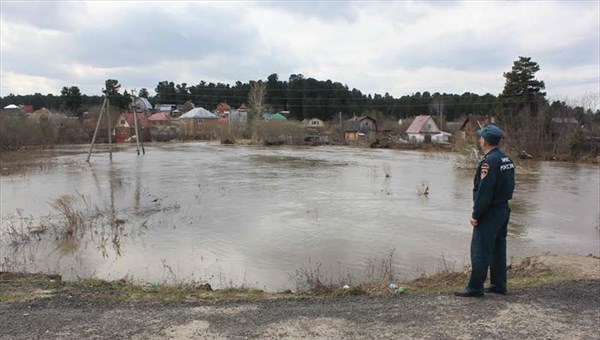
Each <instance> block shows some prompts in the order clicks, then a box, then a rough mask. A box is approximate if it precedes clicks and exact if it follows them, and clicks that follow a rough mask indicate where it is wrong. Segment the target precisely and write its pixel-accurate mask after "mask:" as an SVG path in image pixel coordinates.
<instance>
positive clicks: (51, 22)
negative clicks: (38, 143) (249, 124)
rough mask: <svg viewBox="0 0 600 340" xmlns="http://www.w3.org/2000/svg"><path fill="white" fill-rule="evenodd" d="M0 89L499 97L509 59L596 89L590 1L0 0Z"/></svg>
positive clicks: (571, 87) (557, 94)
mask: <svg viewBox="0 0 600 340" xmlns="http://www.w3.org/2000/svg"><path fill="white" fill-rule="evenodd" d="M1 6H2V8H1V25H2V26H1V42H0V44H1V53H2V54H1V62H2V65H1V82H2V83H1V92H2V93H1V95H2V96H6V95H8V94H9V93H15V94H29V93H34V92H40V93H43V94H46V93H55V94H58V93H60V89H61V88H62V87H63V86H78V87H79V88H80V89H81V91H82V92H83V93H87V94H90V95H91V94H100V91H101V89H102V87H103V86H104V81H105V80H106V79H109V78H111V79H118V80H119V81H120V82H121V84H122V85H123V88H127V89H134V88H135V89H138V90H139V89H140V88H142V87H146V88H148V89H149V90H150V92H151V93H154V91H153V90H154V88H155V87H156V84H157V83H158V82H159V81H162V80H169V81H173V82H175V83H177V84H178V83H183V82H185V83H188V85H194V84H197V83H198V82H200V80H205V81H208V82H211V81H212V82H222V83H229V84H233V83H235V81H237V80H240V81H243V82H247V81H249V80H258V79H266V78H267V76H269V75H270V74H271V73H277V74H278V75H279V78H280V79H281V80H287V79H288V77H289V76H290V74H299V73H301V74H303V75H304V76H305V77H313V78H316V79H319V80H326V79H331V80H333V81H339V82H341V83H344V84H347V85H348V87H350V88H357V89H359V90H361V91H362V92H364V93H380V94H384V93H385V92H389V93H390V94H391V95H393V96H395V97H399V96H402V95H405V94H411V93H414V92H417V91H420V92H423V91H430V92H432V93H433V92H440V93H443V92H446V93H458V94H462V93H464V92H467V91H469V92H474V93H479V94H485V93H486V92H489V93H492V94H498V93H500V92H501V91H502V88H503V86H504V78H503V76H502V73H503V72H506V71H509V70H510V68H511V66H512V64H513V62H514V60H516V59H517V58H518V56H529V57H532V58H533V60H534V61H536V62H538V63H539V64H540V67H541V71H540V72H538V74H537V78H538V79H540V80H544V81H545V83H546V90H547V92H548V95H549V96H550V97H551V98H569V99H576V98H580V97H582V96H584V95H588V96H589V95H592V96H595V98H596V100H597V98H598V97H597V96H598V93H599V92H600V85H599V82H600V78H599V77H600V70H599V68H600V56H599V55H600V53H599V50H600V37H599V31H600V7H599V3H598V1H595V0H593V1H568V2H567V1H545V2H542V1H520V2H504V1H497V2H492V1H489V2H485V1H477V2H475V1H471V2H440V1H438V2H412V1H395V2H392V1H386V2H359V1H336V2H326V3H324V2H312V1H294V2H290V1H270V2H246V1H236V2H232V1H229V2H223V1H220V2H175V3H173V2H149V1H137V2H135V1H131V2H122V1H114V2H113V1H95V2H91V1H90V2H85V1H81V2H58V1H42V2H7V1H4V0H3V1H2V2H1Z"/></svg>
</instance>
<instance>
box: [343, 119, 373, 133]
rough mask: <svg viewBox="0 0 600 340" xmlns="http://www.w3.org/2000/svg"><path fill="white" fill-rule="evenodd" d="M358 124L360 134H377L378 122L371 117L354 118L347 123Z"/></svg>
mask: <svg viewBox="0 0 600 340" xmlns="http://www.w3.org/2000/svg"><path fill="white" fill-rule="evenodd" d="M351 121H353V122H357V123H358V132H360V133H364V134H367V133H369V132H377V121H376V120H375V119H374V118H371V117H369V116H360V117H356V116H355V117H352V118H350V119H348V121H347V122H351Z"/></svg>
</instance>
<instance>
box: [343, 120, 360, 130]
mask: <svg viewBox="0 0 600 340" xmlns="http://www.w3.org/2000/svg"><path fill="white" fill-rule="evenodd" d="M345 127H346V132H351V131H358V129H359V128H360V124H359V123H358V122H357V121H355V120H352V119H349V120H347V121H346V124H345Z"/></svg>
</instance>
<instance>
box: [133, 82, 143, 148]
mask: <svg viewBox="0 0 600 340" xmlns="http://www.w3.org/2000/svg"><path fill="white" fill-rule="evenodd" d="M131 93H132V94H135V90H132V91H131ZM135 98H136V97H135V95H134V96H132V97H131V104H130V108H131V110H132V111H133V126H134V128H135V148H136V151H137V154H138V156H139V155H140V129H139V125H140V124H139V122H138V116H137V110H136V107H135ZM142 152H143V153H144V154H146V151H145V150H144V144H142Z"/></svg>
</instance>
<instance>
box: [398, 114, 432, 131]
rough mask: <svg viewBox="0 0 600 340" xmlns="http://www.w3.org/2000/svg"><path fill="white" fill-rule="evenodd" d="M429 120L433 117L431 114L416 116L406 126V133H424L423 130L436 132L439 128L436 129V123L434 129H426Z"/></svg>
mask: <svg viewBox="0 0 600 340" xmlns="http://www.w3.org/2000/svg"><path fill="white" fill-rule="evenodd" d="M429 120H432V121H433V119H432V118H431V116H417V117H415V120H413V122H412V124H410V126H409V127H408V129H407V130H406V133H424V132H429V133H432V132H434V133H436V132H440V130H439V129H438V127H437V125H435V129H433V128H432V129H431V130H429V131H428V130H427V128H426V127H427V126H426V124H427V122H428V121H429ZM433 124H435V122H433Z"/></svg>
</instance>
